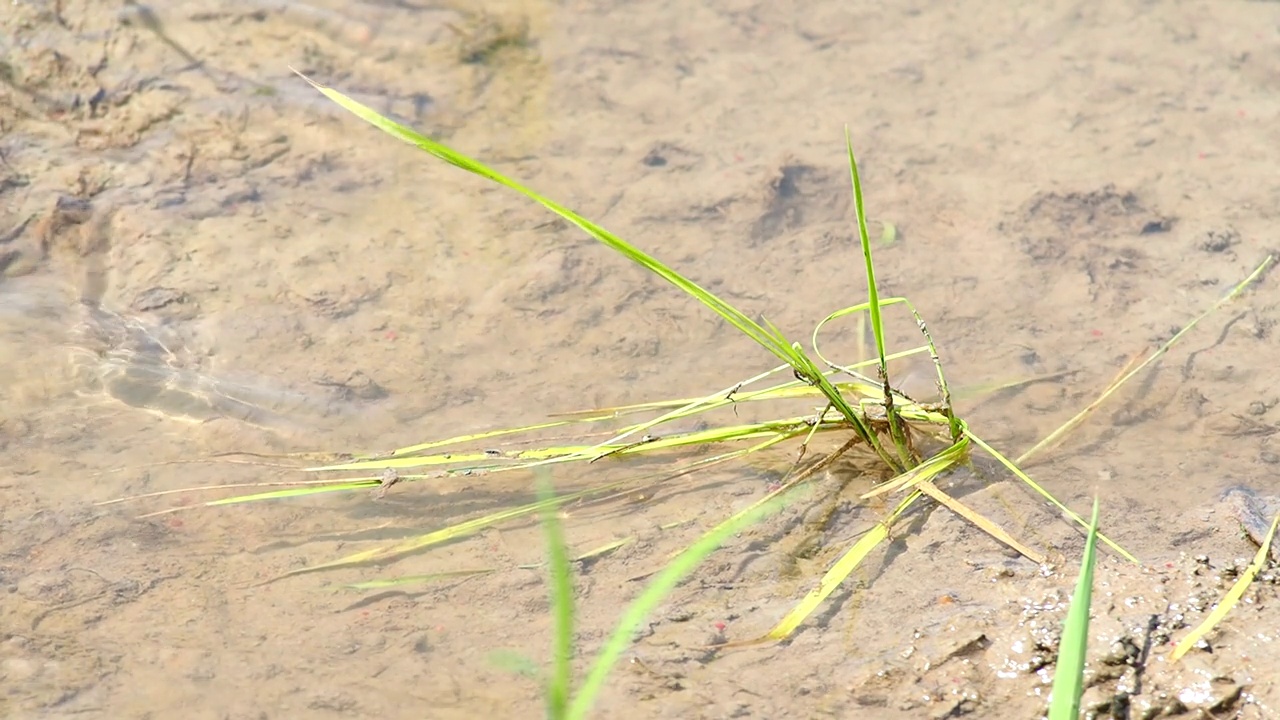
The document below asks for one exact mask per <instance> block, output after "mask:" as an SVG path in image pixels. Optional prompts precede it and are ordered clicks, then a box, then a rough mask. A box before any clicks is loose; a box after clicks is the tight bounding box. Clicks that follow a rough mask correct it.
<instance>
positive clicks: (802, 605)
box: [751, 490, 923, 643]
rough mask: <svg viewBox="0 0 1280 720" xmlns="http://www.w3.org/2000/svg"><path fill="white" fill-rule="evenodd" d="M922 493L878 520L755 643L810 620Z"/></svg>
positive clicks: (787, 633) (788, 633)
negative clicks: (886, 516) (789, 610)
mask: <svg viewBox="0 0 1280 720" xmlns="http://www.w3.org/2000/svg"><path fill="white" fill-rule="evenodd" d="M922 495H923V493H921V492H920V491H919V490H915V491H913V492H912V493H911V494H910V495H907V496H906V497H905V498H903V499H902V501H901V502H899V503H898V506H897V507H896V508H894V510H893V513H892V514H891V515H890V516H889V517H888V518H887V519H885V520H884V521H883V522H879V523H876V524H875V526H874V527H872V528H871V530H869V531H868V532H867V533H866V534H865V535H863V536H862V537H860V538H858V542H856V543H854V544H853V546H852V547H850V548H849V549H848V550H847V551H846V552H845V554H844V555H842V556H840V559H839V560H837V561H836V563H835V565H832V566H831V569H830V570H828V571H827V572H826V574H824V575H823V576H822V579H821V580H819V581H818V585H817V587H815V588H814V589H813V590H810V591H809V594H808V595H805V596H804V599H802V600H801V601H800V602H799V603H798V604H797V605H796V606H795V607H794V608H792V609H791V612H789V613H787V615H786V616H785V617H784V618H782V620H781V621H779V622H778V624H777V625H775V626H774V628H773V629H772V630H770V631H769V632H768V633H766V634H765V636H764V637H762V638H760V639H759V640H754V641H751V642H752V643H755V642H768V641H775V640H785V639H787V638H788V637H790V636H791V634H792V633H794V632H795V631H796V629H797V628H799V627H800V625H801V623H803V622H804V621H805V620H807V619H808V618H809V616H810V615H812V614H813V613H814V611H815V610H817V609H818V607H819V606H820V605H822V603H823V602H824V601H825V600H826V599H827V597H829V596H830V595H831V593H833V592H835V589H836V588H838V587H840V583H843V582H844V581H845V578H847V577H849V575H850V573H852V572H853V571H854V570H856V569H857V568H858V566H859V565H861V564H862V561H863V560H865V559H866V557H867V555H869V554H870V553H871V551H872V550H874V549H876V547H878V546H879V545H880V543H882V542H884V541H885V540H886V539H888V537H889V528H890V527H892V525H893V523H894V521H896V520H897V519H898V518H899V517H901V516H902V514H903V513H904V512H906V511H907V509H908V508H910V507H911V506H912V505H913V504H914V503H915V501H917V500H919V499H920V498H921V497H922Z"/></svg>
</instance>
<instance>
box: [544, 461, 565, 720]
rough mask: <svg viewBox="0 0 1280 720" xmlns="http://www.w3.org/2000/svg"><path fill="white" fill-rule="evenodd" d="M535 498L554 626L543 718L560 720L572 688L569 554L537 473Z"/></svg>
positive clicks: (551, 498) (555, 508)
mask: <svg viewBox="0 0 1280 720" xmlns="http://www.w3.org/2000/svg"><path fill="white" fill-rule="evenodd" d="M539 476H540V477H539V480H538V485H539V493H538V495H539V499H540V500H541V501H542V503H543V507H542V529H543V531H544V532H545V533H546V536H547V563H548V569H549V575H548V580H549V583H550V593H551V611H552V615H553V617H554V620H555V626H554V630H553V634H552V642H551V661H552V670H551V678H550V679H549V681H548V682H547V717H549V718H552V720H562V718H564V717H566V713H567V712H568V710H569V696H570V693H571V690H572V688H571V687H570V683H571V682H572V677H571V675H570V673H571V672H572V668H571V664H570V663H571V662H572V659H573V574H572V572H571V571H570V569H569V552H568V550H567V548H566V546H565V542H564V528H563V526H561V524H560V518H559V516H558V515H557V513H559V512H560V505H559V503H557V502H556V496H555V491H554V490H553V489H552V487H551V482H550V480H548V478H547V475H546V473H545V472H543V473H539Z"/></svg>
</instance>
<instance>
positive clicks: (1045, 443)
mask: <svg viewBox="0 0 1280 720" xmlns="http://www.w3.org/2000/svg"><path fill="white" fill-rule="evenodd" d="M1273 262H1275V256H1274V255H1268V256H1267V257H1266V258H1265V259H1264V260H1263V261H1262V263H1261V264H1259V265H1258V267H1257V268H1256V269H1255V270H1254V271H1253V272H1252V273H1250V274H1249V277H1247V278H1245V279H1244V280H1242V281H1241V282H1240V283H1239V284H1237V285H1236V286H1235V287H1233V288H1231V291H1230V292H1228V293H1227V294H1226V295H1224V296H1223V297H1222V299H1221V300H1219V301H1218V302H1216V303H1214V304H1213V307H1211V308H1209V309H1208V310H1205V311H1204V312H1202V313H1200V314H1199V315H1197V316H1196V317H1195V318H1194V319H1193V320H1192V321H1191V322H1189V323H1187V324H1186V326H1184V327H1183V328H1182V329H1181V330H1179V331H1178V332H1176V333H1174V335H1173V337H1171V338H1169V339H1168V340H1166V341H1165V342H1164V344H1163V345H1161V346H1160V347H1158V348H1156V349H1155V351H1154V352H1152V353H1151V354H1150V355H1148V356H1147V359H1146V360H1143V361H1142V362H1141V363H1139V364H1138V365H1137V366H1136V367H1134V368H1132V369H1131V370H1129V371H1128V372H1126V373H1124V374H1123V375H1122V376H1120V378H1119V379H1117V380H1115V381H1114V382H1112V383H1111V384H1110V385H1108V386H1107V388H1106V389H1105V390H1103V391H1102V394H1101V395H1099V396H1098V398H1097V399H1096V400H1094V401H1093V402H1091V403H1089V405H1088V406H1087V407H1085V408H1084V409H1083V410H1081V411H1080V412H1078V413H1076V415H1075V416H1074V417H1072V418H1071V419H1070V420H1068V421H1066V422H1065V423H1063V424H1062V426H1061V427H1059V428H1058V429H1057V430H1054V431H1053V432H1051V433H1049V434H1048V435H1047V436H1046V437H1045V438H1044V439H1043V440H1041V441H1040V442H1038V443H1036V444H1035V446H1033V447H1032V448H1031V449H1030V450H1028V451H1026V452H1025V453H1023V454H1022V455H1021V457H1019V458H1018V459H1017V460H1016V461H1015V462H1016V464H1018V465H1022V464H1024V463H1026V462H1027V461H1028V460H1030V459H1031V458H1032V457H1033V456H1035V455H1036V454H1038V453H1040V452H1041V451H1042V450H1044V449H1046V448H1048V447H1051V446H1052V445H1053V444H1054V443H1056V442H1058V441H1059V440H1061V439H1062V437H1063V436H1064V435H1066V434H1067V433H1068V432H1070V431H1071V430H1072V429H1074V428H1075V427H1076V426H1077V425H1079V424H1080V423H1081V422H1082V421H1083V420H1084V419H1085V418H1086V417H1087V416H1088V415H1089V413H1091V412H1093V410H1094V408H1096V407H1098V406H1099V405H1101V404H1102V403H1103V402H1105V401H1106V400H1107V398H1109V397H1111V396H1112V395H1113V394H1114V393H1115V392H1116V391H1117V390H1119V389H1120V388H1121V387H1123V386H1124V384H1125V383H1127V382H1129V380H1131V379H1132V378H1133V376H1134V375H1137V374H1138V373H1140V372H1142V371H1143V370H1144V369H1145V368H1146V367H1147V366H1148V365H1150V364H1151V363H1153V362H1155V361H1156V360H1158V359H1160V358H1161V357H1163V356H1164V354H1165V353H1167V352H1169V348H1172V347H1173V346H1174V344H1176V343H1177V342H1178V341H1179V340H1181V339H1182V337H1183V336H1184V335H1186V334H1187V333H1189V332H1191V329H1192V328H1194V327H1195V326H1196V325H1198V324H1200V321H1201V320H1204V319H1205V318H1207V317H1209V316H1210V315H1212V314H1213V313H1214V312H1216V311H1217V310H1218V309H1220V308H1221V307H1222V306H1223V305H1226V304H1227V303H1229V302H1231V301H1232V300H1234V299H1235V298H1236V297H1237V296H1239V295H1240V293H1242V292H1244V290H1245V289H1246V288H1248V287H1249V286H1250V285H1252V284H1253V283H1254V282H1256V281H1257V280H1258V279H1259V278H1261V277H1262V274H1263V273H1264V272H1266V270H1267V268H1269V267H1271V264H1272V263H1273ZM1081 523H1083V521H1081ZM1086 527H1087V526H1086Z"/></svg>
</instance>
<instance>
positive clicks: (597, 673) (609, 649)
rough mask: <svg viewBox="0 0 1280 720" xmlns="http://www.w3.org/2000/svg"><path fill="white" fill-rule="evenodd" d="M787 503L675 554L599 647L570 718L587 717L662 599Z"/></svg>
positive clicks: (759, 511) (733, 522)
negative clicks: (723, 547)
mask: <svg viewBox="0 0 1280 720" xmlns="http://www.w3.org/2000/svg"><path fill="white" fill-rule="evenodd" d="M784 502H785V499H783V498H780V499H779V500H777V501H775V502H772V503H768V504H765V505H761V506H759V507H756V508H755V509H754V510H753V511H752V512H749V513H744V514H742V515H739V516H737V517H735V518H733V520H731V521H729V522H726V523H723V524H721V525H719V526H717V527H715V528H714V529H712V530H711V531H710V532H708V533H706V534H705V535H703V536H702V537H701V538H699V539H698V541H697V542H695V543H693V544H692V545H690V546H689V547H688V548H686V549H685V550H684V552H682V553H680V554H679V555H678V556H676V558H675V559H674V560H672V561H671V562H670V563H669V564H667V566H666V567H664V568H663V569H662V570H661V571H660V572H659V573H658V575H657V576H656V577H655V578H654V579H653V581H652V582H650V583H649V585H648V587H646V588H645V589H644V592H642V593H641V594H640V597H638V598H636V599H635V600H634V601H633V602H632V603H631V605H630V606H629V607H628V608H627V611H626V613H624V614H623V616H622V619H621V620H619V621H618V624H617V626H615V627H614V630H613V633H612V634H611V635H610V636H609V639H608V641H606V642H605V645H604V647H603V648H602V649H601V650H600V654H599V655H598V656H597V657H596V660H595V662H594V663H593V665H592V667H591V672H590V673H588V674H587V678H586V679H585V680H584V681H583V683H582V686H581V688H580V689H579V690H578V694H577V695H576V696H575V697H574V698H573V703H572V704H571V705H570V706H569V713H568V715H567V717H568V718H569V719H570V720H581V719H582V718H585V717H586V715H587V713H588V712H589V711H590V710H591V707H592V705H594V704H595V701H596V697H597V696H598V695H599V693H600V690H601V689H602V688H603V687H604V681H605V679H606V678H607V677H608V676H609V673H610V671H612V670H613V666H614V665H615V664H617V662H618V658H620V657H622V653H623V652H625V651H626V648H627V646H629V645H630V644H631V638H632V636H633V635H634V633H635V631H636V630H637V629H638V628H639V627H640V624H641V623H642V622H644V619H645V618H646V617H648V616H649V614H650V613H652V612H653V611H654V609H655V608H657V606H658V605H659V604H660V603H661V602H662V601H663V599H665V598H666V597H667V595H669V594H671V591H672V590H674V589H675V588H676V586H677V585H679V584H680V581H681V580H683V579H684V578H685V576H686V575H688V574H689V573H690V572H692V571H693V570H694V568H696V567H697V566H698V565H700V564H701V563H702V561H704V560H706V559H707V557H708V556H709V555H711V553H713V552H715V551H716V550H718V549H719V548H720V546H721V545H723V544H724V543H725V541H727V540H728V539H729V538H730V537H732V536H733V535H734V534H736V533H738V532H739V531H741V530H742V529H744V528H746V527H747V526H748V525H751V524H753V523H756V522H759V521H760V520H762V519H763V518H764V517H765V516H766V515H768V514H770V513H773V512H776V511H777V510H778V509H779V508H780V507H781V506H782V505H783V504H784Z"/></svg>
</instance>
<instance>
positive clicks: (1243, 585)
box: [1169, 515, 1280, 662]
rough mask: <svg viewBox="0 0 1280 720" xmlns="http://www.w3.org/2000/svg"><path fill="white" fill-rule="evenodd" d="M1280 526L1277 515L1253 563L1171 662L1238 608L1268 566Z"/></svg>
mask: <svg viewBox="0 0 1280 720" xmlns="http://www.w3.org/2000/svg"><path fill="white" fill-rule="evenodd" d="M1278 524H1280V515H1277V516H1276V518H1275V519H1274V520H1272V521H1271V529H1269V530H1267V535H1266V537H1265V538H1263V540H1262V545H1261V546H1260V547H1259V548H1258V553H1257V554H1256V555H1254V556H1253V562H1251V563H1249V567H1247V568H1245V571H1244V572H1242V573H1240V577H1239V579H1237V580H1236V581H1235V583H1234V584H1233V585H1232V586H1231V589H1230V590H1228V591H1227V594H1226V595H1224V596H1223V597H1222V599H1221V600H1219V601H1218V606H1217V607H1215V608H1214V609H1213V612H1211V613H1209V617H1207V618H1205V619H1204V622H1202V623H1200V624H1199V625H1197V626H1196V628H1195V629H1194V630H1192V631H1191V632H1190V633H1187V636H1186V637H1184V638H1182V640H1180V641H1179V642H1178V644H1177V646H1176V647H1174V649H1173V652H1171V653H1169V661H1170V662H1173V661H1175V660H1178V659H1179V658H1181V657H1182V656H1183V655H1186V654H1187V652H1188V651H1190V650H1191V648H1193V647H1195V646H1196V644H1197V643H1199V642H1200V640H1201V639H1203V638H1204V636H1205V635H1208V634H1209V632H1210V631H1212V630H1213V629H1214V628H1215V627H1217V626H1218V623H1220V622H1222V619H1223V618H1225V617H1226V616H1227V613H1229V612H1231V609H1232V608H1234V607H1235V606H1236V603H1238V602H1240V598H1242V597H1244V591H1245V590H1247V589H1248V588H1249V585H1250V584H1251V583H1253V579H1254V578H1255V577H1257V575H1258V573H1259V572H1262V568H1263V567H1265V566H1266V564H1267V554H1268V553H1270V552H1271V542H1272V540H1274V539H1275V534H1276V525H1278Z"/></svg>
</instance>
